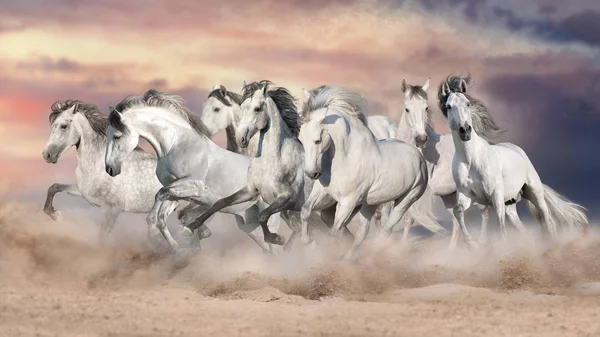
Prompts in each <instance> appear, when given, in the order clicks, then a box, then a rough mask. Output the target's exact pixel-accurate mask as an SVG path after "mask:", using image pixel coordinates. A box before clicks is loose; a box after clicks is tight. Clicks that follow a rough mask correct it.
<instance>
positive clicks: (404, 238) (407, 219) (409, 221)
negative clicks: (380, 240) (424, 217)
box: [400, 215, 415, 243]
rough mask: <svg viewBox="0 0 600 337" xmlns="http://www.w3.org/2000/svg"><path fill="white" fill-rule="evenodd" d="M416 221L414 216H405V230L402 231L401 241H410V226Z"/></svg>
mask: <svg viewBox="0 0 600 337" xmlns="http://www.w3.org/2000/svg"><path fill="white" fill-rule="evenodd" d="M414 223H415V220H414V219H413V218H411V217H410V216H408V215H406V216H404V232H403V233H402V239H401V241H400V242H402V243H406V242H407V241H408V231H410V228H411V227H412V225H413V224H414Z"/></svg>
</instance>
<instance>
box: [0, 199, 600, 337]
mask: <svg viewBox="0 0 600 337" xmlns="http://www.w3.org/2000/svg"><path fill="white" fill-rule="evenodd" d="M38 208H39V207H38V206H35V205H34V206H28V205H22V204H10V203H5V204H3V205H0V336H201V335H209V334H210V335H212V334H218V335H219V336H237V335H240V336H297V335H303V336H436V337H444V336H483V335H485V336H546V337H550V336H561V337H564V336H598V335H600V283H594V282H597V281H598V282H600V260H598V258H599V257H600V250H599V249H600V235H598V234H596V233H594V232H592V233H590V235H588V236H587V237H586V238H579V237H578V236H575V234H573V235H571V236H569V237H566V238H564V239H563V240H562V241H561V242H560V243H554V244H547V243H542V241H541V240H537V239H533V238H522V237H516V236H515V237H512V238H511V239H510V240H509V241H508V242H500V241H494V242H493V243H492V244H490V245H488V246H486V247H483V248H481V250H480V251H478V252H471V251H468V250H467V249H466V248H461V249H459V250H458V251H457V252H455V253H454V254H448V253H447V251H446V250H445V246H446V245H447V240H448V239H447V237H446V238H433V239H429V240H423V241H420V242H415V243H413V244H411V245H408V246H401V245H399V244H398V243H397V242H396V243H387V244H386V245H384V246H381V245H376V244H374V242H373V241H372V240H371V242H369V243H368V244H367V245H366V246H365V249H364V250H363V252H362V254H361V255H360V256H359V257H358V259H357V261H354V262H353V263H342V262H340V260H339V259H338V258H337V257H336V256H337V249H327V250H325V249H324V248H318V249H317V250H313V251H307V250H304V249H302V248H303V247H301V246H300V245H299V243H298V245H297V246H296V247H295V248H296V249H294V251H292V252H290V253H287V254H279V255H278V256H274V257H269V256H265V255H263V254H262V253H261V252H260V251H258V249H257V248H256V247H255V246H254V245H253V244H252V243H248V242H247V241H248V240H246V241H242V242H241V243H239V242H238V244H236V245H232V244H231V243H230V242H229V243H227V242H226V240H224V239H223V238H222V237H219V236H218V235H214V236H213V237H212V238H210V239H209V240H212V241H214V242H223V245H222V246H221V247H220V248H219V249H215V248H214V247H207V248H206V249H205V250H204V251H203V252H202V253H201V254H199V255H196V256H194V257H190V259H189V260H188V261H187V264H177V265H176V264H174V263H173V262H172V260H171V258H170V257H169V256H168V255H165V254H157V253H153V252H151V250H149V248H147V247H146V245H145V244H144V242H145V240H143V239H144V238H142V239H138V240H137V241H136V240H133V239H132V240H129V241H127V240H125V242H113V243H112V244H110V245H109V246H100V245H98V244H96V241H97V240H96V237H97V230H96V229H95V227H94V225H93V224H89V223H86V224H82V220H81V219H75V218H63V219H61V220H59V221H57V222H53V221H51V220H48V219H46V217H45V216H44V215H43V214H40V212H39V209H38ZM121 241H123V240H121ZM322 246H325V245H320V247H322ZM334 246H335V245H334V244H330V245H328V246H327V247H334Z"/></svg>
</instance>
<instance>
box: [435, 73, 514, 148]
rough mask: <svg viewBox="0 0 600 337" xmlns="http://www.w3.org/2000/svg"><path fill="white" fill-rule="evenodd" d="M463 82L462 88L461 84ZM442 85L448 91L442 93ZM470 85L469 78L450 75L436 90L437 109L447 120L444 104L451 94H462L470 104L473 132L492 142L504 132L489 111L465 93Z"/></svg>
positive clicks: (446, 110)
mask: <svg viewBox="0 0 600 337" xmlns="http://www.w3.org/2000/svg"><path fill="white" fill-rule="evenodd" d="M463 82H464V84H465V85H464V87H461V83H463ZM444 85H447V87H446V88H447V89H449V91H448V92H447V93H444V88H443V87H444ZM470 85H471V76H470V75H468V76H466V77H463V76H459V75H450V76H448V78H446V80H445V81H443V82H442V83H441V84H440V86H439V88H438V99H439V107H440V110H441V111H442V114H443V115H444V117H445V118H448V109H447V108H446V102H447V101H448V96H449V94H450V93H451V92H455V93H462V94H463V95H465V97H466V98H467V99H468V100H469V102H470V103H471V116H472V119H473V129H475V132H477V134H478V135H479V136H481V137H482V138H484V139H485V140H486V141H488V142H493V141H494V139H497V138H498V137H499V136H501V135H502V134H503V133H504V132H505V131H506V130H504V129H502V128H500V126H498V124H497V123H496V120H495V119H494V117H493V116H492V115H491V114H490V111H489V109H488V108H487V107H486V106H485V104H483V102H481V101H480V100H478V99H476V98H474V97H473V96H471V95H469V94H468V93H467V88H468V87H469V86H470Z"/></svg>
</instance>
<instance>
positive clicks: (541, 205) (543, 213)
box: [523, 182, 556, 238]
mask: <svg viewBox="0 0 600 337" xmlns="http://www.w3.org/2000/svg"><path fill="white" fill-rule="evenodd" d="M523 198H525V199H527V200H529V201H530V202H531V203H532V204H533V206H534V207H535V208H536V209H537V213H538V214H536V215H535V216H536V217H537V219H538V221H539V222H540V225H541V226H542V233H543V234H545V235H549V236H550V237H551V238H555V237H556V223H555V222H554V219H553V218H552V216H551V215H550V209H549V208H548V204H547V203H546V199H545V198H544V186H543V185H542V183H541V182H536V183H533V182H532V183H530V184H527V188H525V191H524V193H523Z"/></svg>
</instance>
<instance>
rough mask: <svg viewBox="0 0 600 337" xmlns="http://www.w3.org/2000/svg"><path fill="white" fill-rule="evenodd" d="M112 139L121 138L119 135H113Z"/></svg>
mask: <svg viewBox="0 0 600 337" xmlns="http://www.w3.org/2000/svg"><path fill="white" fill-rule="evenodd" d="M113 139H121V136H120V135H113Z"/></svg>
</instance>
